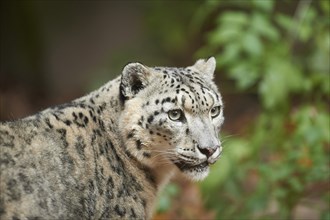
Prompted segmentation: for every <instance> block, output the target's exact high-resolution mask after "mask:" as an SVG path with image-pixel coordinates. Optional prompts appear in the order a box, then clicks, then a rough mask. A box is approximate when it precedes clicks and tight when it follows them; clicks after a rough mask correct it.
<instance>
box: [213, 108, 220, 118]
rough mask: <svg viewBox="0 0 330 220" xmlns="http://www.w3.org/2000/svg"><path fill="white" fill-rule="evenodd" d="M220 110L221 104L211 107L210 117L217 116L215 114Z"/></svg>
mask: <svg viewBox="0 0 330 220" xmlns="http://www.w3.org/2000/svg"><path fill="white" fill-rule="evenodd" d="M220 111H221V106H214V107H213V108H212V109H211V117H212V118H215V117H217V116H218V115H219V114H220Z"/></svg>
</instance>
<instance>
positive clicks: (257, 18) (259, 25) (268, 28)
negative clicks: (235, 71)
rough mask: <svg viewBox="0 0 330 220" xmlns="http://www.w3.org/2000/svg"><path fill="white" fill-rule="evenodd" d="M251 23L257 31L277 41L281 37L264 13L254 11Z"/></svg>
mask: <svg viewBox="0 0 330 220" xmlns="http://www.w3.org/2000/svg"><path fill="white" fill-rule="evenodd" d="M250 25H251V28H252V29H253V30H254V31H255V32H256V33H258V34H260V35H261V36H263V37H265V38H267V39H269V40H271V41H277V40H278V39H279V32H278V31H277V30H276V28H275V27H274V26H273V24H272V23H271V22H270V19H269V17H268V16H266V15H264V14H261V13H254V14H253V15H252V17H251V24H250Z"/></svg>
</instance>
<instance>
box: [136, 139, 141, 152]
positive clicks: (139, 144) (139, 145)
mask: <svg viewBox="0 0 330 220" xmlns="http://www.w3.org/2000/svg"><path fill="white" fill-rule="evenodd" d="M135 144H136V148H137V149H138V150H141V148H142V142H141V141H140V140H136V142H135Z"/></svg>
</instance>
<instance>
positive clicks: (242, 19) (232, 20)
mask: <svg viewBox="0 0 330 220" xmlns="http://www.w3.org/2000/svg"><path fill="white" fill-rule="evenodd" d="M248 22H249V17H248V15H246V14H245V13H243V12H237V11H230V12H224V13H223V14H222V15H221V16H220V17H219V18H218V23H219V24H221V25H224V24H227V25H228V24H229V25H232V26H240V27H242V26H245V25H246V24H248Z"/></svg>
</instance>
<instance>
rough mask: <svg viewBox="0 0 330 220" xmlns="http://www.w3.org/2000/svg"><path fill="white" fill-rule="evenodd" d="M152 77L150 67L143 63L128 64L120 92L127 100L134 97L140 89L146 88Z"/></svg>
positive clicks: (123, 73)
mask: <svg viewBox="0 0 330 220" xmlns="http://www.w3.org/2000/svg"><path fill="white" fill-rule="evenodd" d="M150 78H151V70H150V68H149V67H147V66H144V65H142V64H141V63H129V64H127V65H126V66H125V67H124V69H123V72H122V75H121V82H120V94H121V96H122V97H123V98H124V99H125V100H126V99H130V98H132V97H134V95H136V94H137V93H138V92H139V91H140V90H142V89H143V88H145V87H146V86H147V85H148V84H149V82H150V80H151V79H150Z"/></svg>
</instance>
